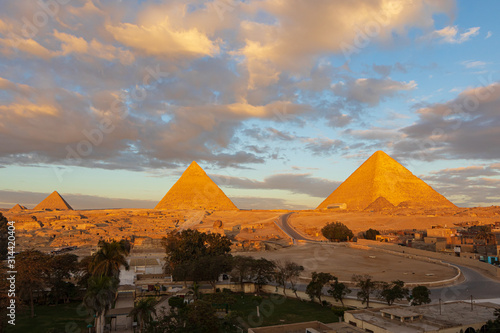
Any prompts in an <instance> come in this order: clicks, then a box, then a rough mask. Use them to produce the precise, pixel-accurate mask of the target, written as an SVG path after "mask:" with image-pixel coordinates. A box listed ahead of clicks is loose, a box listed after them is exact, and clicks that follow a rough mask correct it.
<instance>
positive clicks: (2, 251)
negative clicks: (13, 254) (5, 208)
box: [0, 213, 9, 260]
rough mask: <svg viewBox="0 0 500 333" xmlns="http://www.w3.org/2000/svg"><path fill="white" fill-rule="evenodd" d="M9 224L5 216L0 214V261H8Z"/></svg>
mask: <svg viewBox="0 0 500 333" xmlns="http://www.w3.org/2000/svg"><path fill="white" fill-rule="evenodd" d="M8 222H9V221H8V220H7V219H6V218H5V216H3V214H2V213H0V260H5V259H7V247H8V246H7V245H8V243H9V233H8V231H9V230H8V225H7V223H8Z"/></svg>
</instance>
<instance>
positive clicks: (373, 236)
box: [365, 228, 380, 240]
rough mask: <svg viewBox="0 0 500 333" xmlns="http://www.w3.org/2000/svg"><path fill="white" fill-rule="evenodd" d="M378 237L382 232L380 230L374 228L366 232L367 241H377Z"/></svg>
mask: <svg viewBox="0 0 500 333" xmlns="http://www.w3.org/2000/svg"><path fill="white" fill-rule="evenodd" d="M377 235H380V232H379V231H378V230H375V229H372V228H370V229H368V230H366V232H365V238H366V239H370V240H376V239H377Z"/></svg>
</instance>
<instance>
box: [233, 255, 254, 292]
mask: <svg viewBox="0 0 500 333" xmlns="http://www.w3.org/2000/svg"><path fill="white" fill-rule="evenodd" d="M254 260H255V259H254V258H252V257H247V256H234V257H233V264H232V266H233V269H232V271H231V275H233V276H235V277H237V278H238V281H239V282H240V283H241V286H242V287H243V283H245V281H248V279H249V278H250V272H251V270H252V262H253V261H254Z"/></svg>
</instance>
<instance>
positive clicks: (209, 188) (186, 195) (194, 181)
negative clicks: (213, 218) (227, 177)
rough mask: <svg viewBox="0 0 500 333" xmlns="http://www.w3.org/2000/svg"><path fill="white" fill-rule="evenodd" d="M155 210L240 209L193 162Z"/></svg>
mask: <svg viewBox="0 0 500 333" xmlns="http://www.w3.org/2000/svg"><path fill="white" fill-rule="evenodd" d="M155 209H193V210H234V209H238V208H237V207H236V206H235V205H234V204H233V203H232V201H231V200H229V198H228V197H227V196H226V195H225V194H224V192H222V190H221V189H220V188H219V187H218V186H217V184H215V183H214V182H213V181H212V179H210V177H208V176H207V174H206V173H205V171H203V169H202V168H201V167H200V166H199V165H198V164H197V163H196V162H195V161H193V163H191V165H190V166H189V167H188V168H187V169H186V171H184V173H183V174H182V176H181V178H179V180H177V182H176V183H175V184H174V186H172V188H171V189H170V190H169V191H168V192H167V194H165V196H164V197H163V199H162V200H161V201H160V202H159V203H158V205H156V207H155Z"/></svg>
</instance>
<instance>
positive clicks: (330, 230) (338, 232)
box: [321, 222, 354, 242]
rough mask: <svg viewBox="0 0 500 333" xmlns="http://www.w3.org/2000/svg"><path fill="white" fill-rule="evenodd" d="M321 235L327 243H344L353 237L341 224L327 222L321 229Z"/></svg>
mask: <svg viewBox="0 0 500 333" xmlns="http://www.w3.org/2000/svg"><path fill="white" fill-rule="evenodd" d="M321 233H322V234H323V236H324V237H325V238H326V239H328V240H329V241H331V242H333V241H336V242H346V241H348V240H349V239H351V238H353V237H354V234H353V233H352V231H351V230H350V229H349V228H348V227H347V226H346V225H345V224H343V223H340V222H329V223H327V224H326V225H325V226H324V227H323V228H322V229H321Z"/></svg>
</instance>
